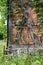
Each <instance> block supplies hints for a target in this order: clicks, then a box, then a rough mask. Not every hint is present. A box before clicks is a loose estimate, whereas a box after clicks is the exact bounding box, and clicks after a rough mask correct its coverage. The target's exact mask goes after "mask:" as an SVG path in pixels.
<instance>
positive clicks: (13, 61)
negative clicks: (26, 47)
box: [0, 41, 43, 65]
mask: <svg viewBox="0 0 43 65" xmlns="http://www.w3.org/2000/svg"><path fill="white" fill-rule="evenodd" d="M5 45H6V41H0V65H43V56H40V55H39V53H36V56H31V55H28V56H27V55H25V54H22V55H20V56H19V57H16V58H11V57H10V56H3V47H4V46H5Z"/></svg>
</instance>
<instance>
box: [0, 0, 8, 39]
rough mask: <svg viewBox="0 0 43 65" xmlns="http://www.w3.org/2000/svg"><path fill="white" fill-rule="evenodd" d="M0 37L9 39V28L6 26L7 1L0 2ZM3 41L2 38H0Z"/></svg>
mask: <svg viewBox="0 0 43 65" xmlns="http://www.w3.org/2000/svg"><path fill="white" fill-rule="evenodd" d="M0 16H1V18H0V36H1V35H3V38H6V37H7V26H5V25H4V24H5V20H6V19H7V0H0ZM0 39H1V37H0Z"/></svg>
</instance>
